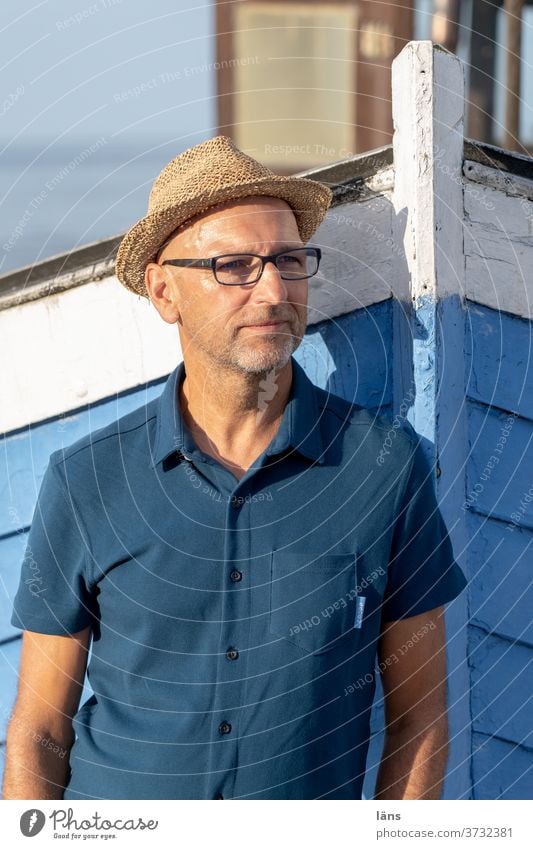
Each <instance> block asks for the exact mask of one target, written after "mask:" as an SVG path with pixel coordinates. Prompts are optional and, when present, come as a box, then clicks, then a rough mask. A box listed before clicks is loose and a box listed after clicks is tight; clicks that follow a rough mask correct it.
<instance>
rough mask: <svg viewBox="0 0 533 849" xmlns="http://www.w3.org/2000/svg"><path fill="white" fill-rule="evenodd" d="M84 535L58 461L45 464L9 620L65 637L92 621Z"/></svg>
mask: <svg viewBox="0 0 533 849" xmlns="http://www.w3.org/2000/svg"><path fill="white" fill-rule="evenodd" d="M87 559H88V539H87V535H86V533H85V531H84V529H83V526H82V525H81V522H80V520H79V517H78V515H77V513H76V511H75V507H74V503H73V501H72V498H71V497H70V495H69V492H68V489H67V487H66V485H65V482H64V479H63V477H62V474H61V470H60V468H59V464H57V463H53V462H52V461H50V462H49V464H48V466H47V468H46V471H45V474H44V478H43V481H42V484H41V488H40V490H39V495H38V498H37V504H36V507H35V511H34V514H33V519H32V524H31V528H30V532H29V535H28V542H27V545H26V550H25V553H24V559H23V561H22V568H21V575H20V581H19V586H18V590H17V593H16V596H15V600H14V602H13V613H12V616H11V624H12V625H14V626H15V628H21V629H23V630H27V631H37V632H40V633H42V634H58V635H67V634H70V633H75V632H76V631H81V630H82V629H83V628H86V627H87V626H88V625H90V624H91V623H92V621H93V617H92V602H93V599H92V596H91V593H90V591H89V588H88V586H87V581H86V571H85V565H86V563H87Z"/></svg>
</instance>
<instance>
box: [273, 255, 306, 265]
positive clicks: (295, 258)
mask: <svg viewBox="0 0 533 849" xmlns="http://www.w3.org/2000/svg"><path fill="white" fill-rule="evenodd" d="M278 262H279V263H281V264H282V265H303V262H304V256H303V255H302V256H299V255H295V254H283V255H282V256H280V257H278Z"/></svg>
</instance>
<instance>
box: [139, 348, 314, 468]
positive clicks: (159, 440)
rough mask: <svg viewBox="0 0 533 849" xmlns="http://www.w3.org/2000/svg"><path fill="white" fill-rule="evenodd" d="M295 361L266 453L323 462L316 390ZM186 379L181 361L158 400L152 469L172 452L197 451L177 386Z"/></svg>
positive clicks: (293, 361) (292, 358)
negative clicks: (293, 452) (293, 453)
mask: <svg viewBox="0 0 533 849" xmlns="http://www.w3.org/2000/svg"><path fill="white" fill-rule="evenodd" d="M291 360H292V383H291V388H290V392H289V397H288V400H287V404H286V406H285V410H284V411H283V417H282V419H281V423H280V426H279V428H278V431H277V433H276V435H275V437H274V439H273V440H272V443H271V444H270V445H269V446H268V448H267V450H266V454H267V455H269V456H271V455H273V454H280V453H282V452H285V451H287V450H288V449H289V448H290V447H292V448H294V449H295V450H296V451H298V452H299V453H300V454H303V455H304V456H305V457H308V458H309V459H310V460H315V461H317V462H318V463H323V462H324V460H325V457H324V448H323V442H322V434H321V429H320V418H319V412H320V411H319V405H318V399H317V387H316V386H315V385H314V384H313V383H312V382H311V380H309V378H308V377H307V375H306V373H305V371H304V369H303V368H302V366H301V365H300V364H299V363H297V362H296V360H295V359H294V357H291ZM184 377H185V363H184V362H183V361H182V362H181V363H179V365H178V366H176V368H175V369H174V371H173V372H172V373H171V374H170V375H169V377H168V379H167V381H166V383H165V386H164V388H163V392H162V393H161V395H160V396H159V398H158V399H157V401H156V404H157V425H156V436H155V444H154V450H153V453H152V459H151V466H155V465H157V463H160V462H161V461H162V460H164V459H166V457H168V456H170V455H171V454H172V453H174V452H176V451H178V450H181V451H183V453H184V454H187V453H188V452H189V451H192V450H194V449H195V448H196V443H195V442H194V440H193V438H192V435H191V433H190V431H189V428H188V427H187V426H186V424H185V422H184V421H183V417H182V415H181V410H180V408H179V404H178V391H177V390H178V387H179V385H180V384H181V382H182V380H183V378H184Z"/></svg>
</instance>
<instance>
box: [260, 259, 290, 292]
mask: <svg viewBox="0 0 533 849" xmlns="http://www.w3.org/2000/svg"><path fill="white" fill-rule="evenodd" d="M254 292H255V293H256V296H259V299H261V298H263V299H267V300H272V301H286V300H287V283H286V281H285V280H283V279H282V277H281V274H280V271H279V269H278V267H277V265H276V263H275V262H274V260H273V259H269V260H267V261H266V262H265V265H264V268H263V273H262V275H261V277H260V278H259V280H258V281H257V283H256V284H255V286H254Z"/></svg>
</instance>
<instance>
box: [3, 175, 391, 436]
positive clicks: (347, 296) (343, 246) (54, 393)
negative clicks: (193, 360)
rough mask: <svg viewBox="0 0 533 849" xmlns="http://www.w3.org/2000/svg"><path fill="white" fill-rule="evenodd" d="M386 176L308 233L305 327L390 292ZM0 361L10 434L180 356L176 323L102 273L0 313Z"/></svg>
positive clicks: (154, 374)
mask: <svg viewBox="0 0 533 849" xmlns="http://www.w3.org/2000/svg"><path fill="white" fill-rule="evenodd" d="M390 180H391V172H390V169H387V173H386V174H385V175H384V177H383V179H381V180H380V178H379V177H377V178H373V179H371V180H370V181H369V189H370V190H372V189H373V187H374V186H375V187H376V190H380V189H383V191H384V194H383V195H376V196H375V197H370V198H369V199H367V200H365V201H363V202H361V203H353V202H352V203H346V204H342V205H341V206H337V207H335V208H334V209H333V210H332V211H331V212H330V213H329V216H328V218H327V220H326V221H325V222H324V223H323V224H322V226H321V228H320V229H319V230H318V231H317V233H316V234H315V236H314V238H313V243H314V244H318V245H322V247H323V249H324V259H323V263H322V266H321V270H320V275H319V276H317V277H316V278H312V279H311V280H310V287H309V321H308V323H309V324H310V325H312V324H316V323H317V322H319V321H323V320H324V319H326V318H334V317H336V316H340V315H344V314H345V313H348V312H351V311H352V310H355V309H358V308H360V307H364V306H368V305H370V304H372V303H376V302H378V301H382V300H385V299H387V298H389V297H390V296H391V294H392V278H393V274H392V264H391V253H392V248H391V233H392V231H391V220H392V212H391V210H392V204H391V201H390V199H389V197H388V195H389V196H390ZM387 187H388V188H387ZM387 240H388V243H387ZM0 357H1V358H2V359H1V361H2V362H4V363H9V364H10V367H9V368H8V369H5V368H4V369H2V371H1V373H0V429H1V430H2V431H4V432H9V431H12V430H15V429H17V428H20V427H23V426H24V425H27V424H29V423H35V422H38V421H42V420H43V419H46V418H50V417H52V416H57V415H59V414H63V413H65V412H68V411H69V410H74V409H76V408H77V407H80V406H81V405H83V404H87V403H93V402H95V401H99V400H101V399H103V398H108V397H110V396H112V395H114V394H116V393H119V392H123V391H125V390H128V389H132V388H134V387H135V386H139V385H142V384H143V383H145V382H147V381H150V380H155V379H157V378H160V377H163V376H164V375H166V374H168V373H169V372H170V371H171V370H172V368H174V366H175V365H176V363H177V362H179V361H180V360H181V359H182V354H181V348H180V342H179V335H178V330H177V327H175V326H172V325H168V324H166V323H165V322H163V321H162V319H161V318H160V317H159V315H158V313H157V311H156V310H155V308H154V307H152V305H151V304H150V303H149V302H148V301H146V300H145V299H144V298H140V297H138V296H135V295H133V294H132V293H130V292H128V291H127V290H126V289H125V288H124V287H123V286H122V285H121V284H120V283H119V282H118V280H117V279H116V278H115V277H114V276H107V277H105V278H104V279H102V280H95V281H91V282H88V283H84V284H83V285H80V286H76V287H73V288H69V289H67V290H66V291H64V292H60V293H58V294H55V295H50V296H47V297H42V298H39V299H37V300H31V301H24V302H22V303H16V302H14V305H13V306H11V307H10V308H9V309H4V310H1V311H0Z"/></svg>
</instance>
